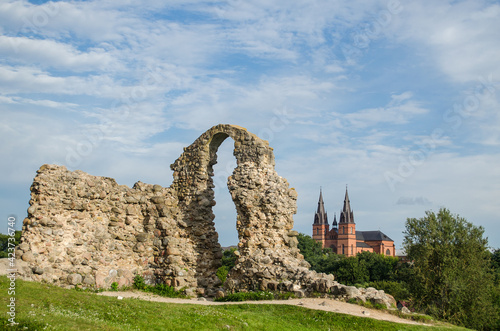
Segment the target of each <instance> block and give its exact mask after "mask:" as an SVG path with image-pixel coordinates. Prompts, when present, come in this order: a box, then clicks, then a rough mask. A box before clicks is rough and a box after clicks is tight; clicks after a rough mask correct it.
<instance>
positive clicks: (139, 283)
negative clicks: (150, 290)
mask: <svg viewBox="0 0 500 331" xmlns="http://www.w3.org/2000/svg"><path fill="white" fill-rule="evenodd" d="M134 287H135V288H136V289H138V290H144V289H145V288H146V282H144V278H143V277H142V276H141V275H136V276H135V277H134Z"/></svg>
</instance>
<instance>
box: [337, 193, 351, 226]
mask: <svg viewBox="0 0 500 331" xmlns="http://www.w3.org/2000/svg"><path fill="white" fill-rule="evenodd" d="M339 223H354V213H353V212H352V209H351V201H350V200H349V194H348V193H347V185H346V186H345V198H344V208H343V209H342V211H341V212H340V221H339Z"/></svg>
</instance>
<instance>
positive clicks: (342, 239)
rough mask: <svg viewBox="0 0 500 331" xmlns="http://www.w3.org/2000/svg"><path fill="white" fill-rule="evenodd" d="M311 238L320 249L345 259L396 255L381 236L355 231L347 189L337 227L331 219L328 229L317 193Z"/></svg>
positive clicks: (335, 222) (320, 199) (389, 241)
mask: <svg viewBox="0 0 500 331" xmlns="http://www.w3.org/2000/svg"><path fill="white" fill-rule="evenodd" d="M312 237H313V239H314V240H316V241H317V242H320V243H321V244H322V245H323V248H325V247H328V248H331V249H332V250H333V252H335V253H337V254H343V255H346V256H355V255H356V254H358V253H361V252H375V253H379V254H384V255H387V256H395V255H396V246H395V245H394V241H393V240H392V239H391V238H389V237H388V236H387V235H385V234H384V233H383V232H381V231H356V223H355V222H354V213H353V211H352V209H351V202H350V201H349V194H348V193H347V187H346V190H345V198H344V206H343V208H342V211H341V212H340V218H339V222H338V223H337V216H336V215H334V216H333V222H332V228H331V229H330V225H329V224H328V216H327V213H326V211H325V204H324V202H323V193H322V191H321V190H320V192H319V201H318V209H317V211H316V213H315V214H314V223H313V236H312Z"/></svg>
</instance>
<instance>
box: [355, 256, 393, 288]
mask: <svg viewBox="0 0 500 331" xmlns="http://www.w3.org/2000/svg"><path fill="white" fill-rule="evenodd" d="M356 257H357V258H358V260H359V261H360V262H361V261H364V263H365V266H366V269H367V270H368V278H369V280H370V281H372V282H375V281H379V280H393V279H394V278H395V270H396V267H397V265H398V263H399V259H398V258H397V257H393V256H385V255H382V254H378V253H371V252H361V253H359V254H358V255H357V256H356Z"/></svg>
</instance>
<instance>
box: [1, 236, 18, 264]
mask: <svg viewBox="0 0 500 331" xmlns="http://www.w3.org/2000/svg"><path fill="white" fill-rule="evenodd" d="M21 234H22V231H16V232H15V235H14V238H15V241H14V245H15V246H17V245H19V240H20V239H21ZM9 238H10V236H9V235H7V234H1V233H0V258H4V257H8V256H9V254H8V248H9ZM11 243H12V241H11Z"/></svg>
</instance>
